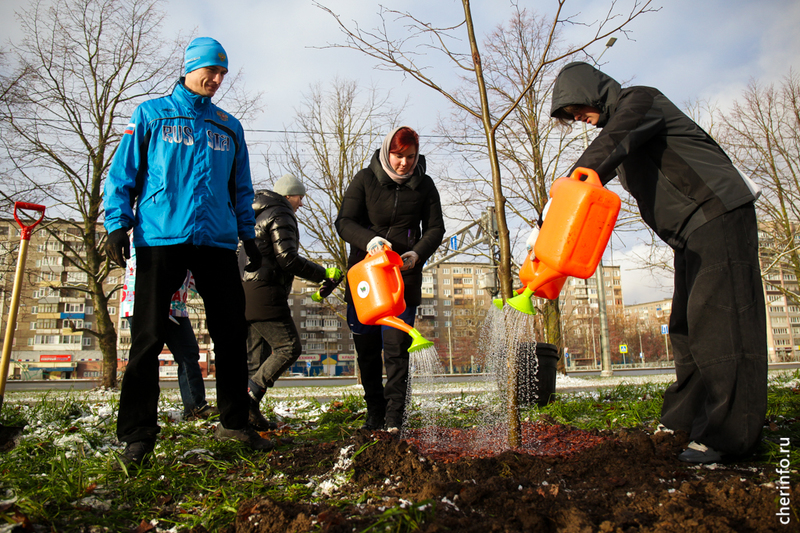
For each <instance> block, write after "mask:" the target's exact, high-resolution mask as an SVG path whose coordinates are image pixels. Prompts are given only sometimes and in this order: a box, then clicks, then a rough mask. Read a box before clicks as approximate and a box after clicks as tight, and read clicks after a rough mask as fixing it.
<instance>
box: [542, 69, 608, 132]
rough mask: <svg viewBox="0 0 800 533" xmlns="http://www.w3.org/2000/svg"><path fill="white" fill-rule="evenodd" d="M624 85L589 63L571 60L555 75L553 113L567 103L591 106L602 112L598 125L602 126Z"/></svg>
mask: <svg viewBox="0 0 800 533" xmlns="http://www.w3.org/2000/svg"><path fill="white" fill-rule="evenodd" d="M621 90H622V86H621V85H620V84H619V83H618V82H617V80H615V79H614V78H612V77H611V76H608V75H607V74H604V73H602V72H600V71H599V70H597V69H596V68H594V67H593V66H591V65H590V64H588V63H581V62H575V63H569V64H568V65H566V66H565V67H564V68H562V69H561V72H559V73H558V77H556V82H555V84H554V85H553V100H552V104H551V105H550V116H551V117H555V116H556V112H557V111H558V110H559V109H561V108H562V107H564V106H568V105H589V106H592V107H595V108H597V109H598V110H599V111H600V120H599V121H598V122H597V127H599V128H602V127H603V126H605V125H606V123H607V122H608V118H609V114H610V111H611V108H612V106H613V105H614V104H615V103H616V101H617V98H618V97H619V93H620V91H621Z"/></svg>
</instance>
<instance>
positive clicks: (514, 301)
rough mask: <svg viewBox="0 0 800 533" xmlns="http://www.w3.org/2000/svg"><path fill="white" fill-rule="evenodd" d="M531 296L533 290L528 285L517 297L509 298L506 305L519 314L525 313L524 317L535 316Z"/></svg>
mask: <svg viewBox="0 0 800 533" xmlns="http://www.w3.org/2000/svg"><path fill="white" fill-rule="evenodd" d="M531 296H533V290H531V288H530V285H529V286H528V287H525V290H524V291H522V294H520V295H519V296H514V297H513V298H509V299H508V300H507V303H508V305H510V306H511V307H513V308H514V309H516V310H517V311H519V312H520V313H525V314H526V315H535V314H536V309H534V307H533V301H531Z"/></svg>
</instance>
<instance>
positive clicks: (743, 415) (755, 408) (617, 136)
mask: <svg viewBox="0 0 800 533" xmlns="http://www.w3.org/2000/svg"><path fill="white" fill-rule="evenodd" d="M550 114H551V116H553V117H554V118H557V119H559V120H561V121H563V122H572V121H573V120H574V121H581V122H586V123H587V124H590V125H593V126H597V127H598V128H602V130H603V131H602V132H601V133H600V134H599V135H598V136H597V138H596V139H595V140H594V141H593V142H592V143H591V145H590V146H589V147H588V148H587V149H586V151H585V152H584V153H583V155H581V157H580V158H579V159H578V161H577V162H576V164H575V167H586V168H590V169H593V170H595V171H596V172H597V173H598V175H599V176H600V179H601V181H602V182H603V184H605V183H608V182H609V181H610V180H611V179H612V178H614V176H619V179H620V182H621V183H622V186H623V187H624V188H625V190H627V191H628V192H629V193H630V194H631V195H632V196H633V197H634V198H635V199H636V202H637V204H638V206H639V211H640V213H641V216H642V218H643V219H644V221H645V222H646V223H647V225H648V226H650V227H651V228H652V229H653V231H654V232H655V233H656V234H657V235H658V236H659V237H661V239H663V240H664V242H666V243H667V244H668V245H669V246H670V247H671V248H672V249H673V250H674V252H675V259H674V264H675V287H674V295H673V300H672V314H671V316H670V321H669V332H670V337H671V340H672V346H673V353H674V357H675V372H676V375H677V381H676V382H675V383H673V384H672V385H671V386H670V387H669V388H668V389H667V391H666V393H665V396H664V406H663V409H662V413H661V422H662V424H663V426H664V427H665V429H671V430H684V431H687V432H688V433H689V436H690V439H691V441H692V442H691V443H690V445H689V448H688V449H687V450H686V451H684V452H683V453H681V454H680V456H679V459H681V460H683V461H687V462H695V463H708V462H716V461H719V460H721V459H733V458H735V457H737V456H742V455H744V454H746V453H748V452H750V451H752V450H753V448H754V447H755V445H756V444H757V443H758V440H759V437H760V432H761V428H762V426H763V423H764V417H765V414H766V400H767V342H766V316H765V305H764V295H763V291H762V286H761V276H760V268H759V261H758V232H757V225H756V216H755V208H754V206H753V203H754V202H755V200H756V199H757V198H758V192H759V191H758V190H757V187H756V186H755V185H754V184H753V183H752V182H751V181H750V180H749V179H748V178H746V177H745V176H743V175H742V174H741V173H740V172H739V171H738V170H737V169H736V168H735V167H734V166H733V163H732V162H731V160H730V158H728V156H727V155H726V154H725V152H724V151H723V150H722V149H721V148H720V147H719V145H718V144H717V143H716V142H715V141H714V140H713V139H712V138H711V137H710V136H709V135H708V134H707V133H706V132H705V131H703V129H702V128H700V126H698V125H697V124H696V123H695V122H694V121H693V120H691V119H690V118H689V117H688V116H686V115H685V114H684V113H683V112H681V111H680V110H679V109H678V108H677V107H676V106H675V105H674V104H673V103H672V102H670V101H669V100H668V99H667V98H666V97H665V96H664V95H663V94H662V93H661V92H660V91H658V90H657V89H654V88H652V87H639V86H634V87H627V88H625V89H623V88H622V87H621V86H620V84H619V83H617V82H616V81H615V80H614V79H613V78H611V77H609V76H607V75H606V74H604V73H603V72H600V71H599V70H597V69H595V68H594V67H592V66H591V65H588V64H586V63H570V64H568V65H566V66H565V67H564V68H563V69H562V70H561V72H560V73H559V75H558V77H557V79H556V82H555V85H554V88H553V100H552V106H551V111H550Z"/></svg>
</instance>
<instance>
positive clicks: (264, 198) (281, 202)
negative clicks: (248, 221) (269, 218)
mask: <svg viewBox="0 0 800 533" xmlns="http://www.w3.org/2000/svg"><path fill="white" fill-rule="evenodd" d="M278 206H280V207H285V208H286V209H288V210H289V211H291V212H292V214H294V210H293V209H292V204H290V203H289V200H287V199H286V197H285V196H281V195H280V194H278V193H276V192H274V191H269V190H262V191H256V196H255V198H253V211H255V212H256V217H258V215H260V214H261V213H263V212H264V210H265V209H267V208H270V207H278Z"/></svg>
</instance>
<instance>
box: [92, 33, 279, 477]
mask: <svg viewBox="0 0 800 533" xmlns="http://www.w3.org/2000/svg"><path fill="white" fill-rule="evenodd" d="M185 72H186V74H185V77H184V78H181V80H179V81H178V83H177V84H176V85H175V89H174V91H173V93H172V94H171V95H170V96H165V97H163V98H158V99H155V100H150V101H148V102H145V103H143V104H141V105H140V106H139V107H138V108H136V110H135V111H134V113H133V117H132V118H131V120H130V124H128V126H127V127H126V128H125V131H124V134H123V136H122V141H121V142H120V145H119V148H118V150H117V153H116V155H115V156H114V160H113V162H112V164H111V169H110V170H109V173H108V178H107V180H106V185H105V227H106V230H107V231H108V234H109V235H108V240H107V243H106V252H107V254H108V256H109V258H110V259H112V260H113V261H114V262H115V263H117V264H119V265H120V266H123V267H124V266H125V259H127V258H128V257H130V244H129V240H128V235H127V234H128V232H129V231H130V230H131V229H132V230H133V242H134V245H135V246H136V253H137V276H136V287H135V290H136V300H135V301H134V315H135V316H136V321H135V322H134V326H133V331H132V344H131V350H130V360H129V362H128V365H127V367H126V369H125V374H124V377H123V380H122V391H121V395H120V402H119V413H118V416H117V437H118V438H119V440H120V441H123V442H125V443H126V447H125V451H124V452H123V455H122V458H121V460H122V462H123V463H125V464H137V465H139V464H141V463H142V462H143V461H144V459H145V457H146V455H147V454H149V453H150V452H152V451H153V449H154V447H155V441H156V435H157V434H158V432H159V430H160V428H159V426H158V396H159V386H158V366H159V363H158V354H159V353H161V349H162V348H163V346H164V340H165V338H166V336H165V335H166V328H167V326H168V324H167V320H168V318H167V317H168V316H169V305H170V299H171V297H172V294H173V293H174V292H175V291H176V290H177V289H178V288H179V287H180V286H181V283H183V279H184V277H185V276H186V270H187V269H188V270H191V271H192V273H193V274H194V277H195V281H196V286H197V292H199V293H200V295H201V296H202V297H203V301H204V304H205V309H206V316H207V321H208V329H209V333H210V334H211V338H212V339H213V341H214V345H215V354H216V371H217V404H218V406H219V410H220V425H219V426H218V427H217V431H216V437H217V438H218V439H221V440H227V439H234V440H238V441H242V442H245V443H247V444H249V445H250V446H251V447H252V448H254V449H259V450H264V449H270V448H272V446H273V444H272V442H271V441H269V440H266V439H263V438H261V437H260V436H259V435H258V433H257V432H255V430H253V429H252V428H251V427H250V426H249V424H248V420H247V416H248V407H249V398H248V396H247V362H246V347H245V340H246V335H247V326H246V323H245V319H244V293H243V291H242V285H241V282H240V278H239V270H238V264H237V258H236V248H237V244H238V241H239V239H241V240H242V241H243V242H244V249H245V251H246V253H247V255H248V257H249V259H250V263H249V264H248V266H247V269H248V270H252V269H257V268H258V267H259V266H260V262H261V255H260V254H259V253H258V247H257V246H256V245H255V240H254V239H255V232H254V230H253V227H254V225H255V216H254V213H253V208H252V205H251V203H252V200H253V185H252V182H251V179H250V163H249V159H248V153H247V145H246V144H245V141H244V131H243V130H242V126H241V124H240V123H239V121H238V120H236V119H235V118H233V117H232V116H230V115H229V114H228V113H226V112H225V111H223V110H222V109H220V108H218V107H217V106H215V105H214V104H212V103H211V98H212V97H213V96H214V94H215V93H216V92H217V90H218V89H219V87H220V85H221V84H222V81H223V79H224V78H225V74H227V72H228V56H227V54H226V53H225V50H224V49H223V48H222V45H220V44H219V43H218V42H217V41H215V40H214V39H211V38H209V37H200V38H198V39H195V40H193V41H192V42H191V44H189V47H188V48H187V49H186V57H185Z"/></svg>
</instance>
